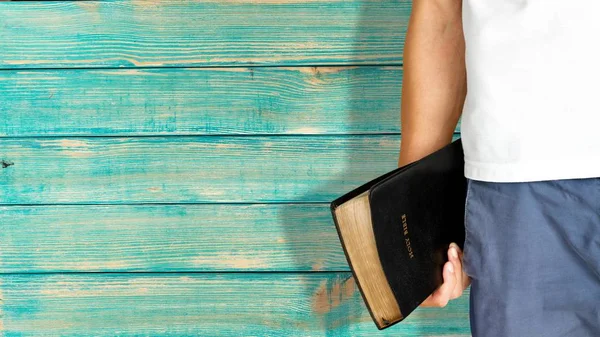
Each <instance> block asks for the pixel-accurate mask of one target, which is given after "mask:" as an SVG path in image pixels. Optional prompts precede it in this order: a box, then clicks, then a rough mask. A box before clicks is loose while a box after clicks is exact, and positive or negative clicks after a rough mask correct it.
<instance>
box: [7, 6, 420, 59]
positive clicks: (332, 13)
mask: <svg viewBox="0 0 600 337" xmlns="http://www.w3.org/2000/svg"><path fill="white" fill-rule="evenodd" d="M410 7H411V1H408V0H381V1H376V0H373V1H371V0H342V1H330V0H316V1H313V0H282V1H278V0H258V1H247V0H234V1H212V0H206V1H183V0H173V1H144V0H135V1H134V0H132V1H116V0H115V1H91V2H59V3H43V2H33V3H11V2H8V3H6V2H4V3H2V2H0V27H2V29H0V41H2V52H0V68H57V67H107V66H111V67H138V66H144V67H169V66H223V65H257V64H261V65H298V64H310V65H318V64H372V63H377V64H400V63H401V62H402V52H403V50H402V49H403V48H402V46H403V44H404V35H405V32H406V25H407V21H408V15H409V12H410Z"/></svg>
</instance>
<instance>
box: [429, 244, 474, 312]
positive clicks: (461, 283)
mask: <svg viewBox="0 0 600 337" xmlns="http://www.w3.org/2000/svg"><path fill="white" fill-rule="evenodd" d="M462 258H463V252H462V250H461V249H460V247H458V245H457V244H455V243H452V244H450V248H448V260H449V261H448V262H446V263H445V264H444V270H443V272H442V274H443V275H444V283H443V284H442V285H441V286H440V287H439V288H438V289H436V291H434V292H433V294H431V295H429V297H427V299H426V300H425V301H424V302H423V303H421V305H420V306H421V307H445V306H446V304H448V301H450V300H453V299H455V298H458V297H460V296H461V295H462V293H463V291H464V290H465V289H467V287H468V286H469V284H471V278H469V276H467V274H466V273H465V272H464V271H463V268H462Z"/></svg>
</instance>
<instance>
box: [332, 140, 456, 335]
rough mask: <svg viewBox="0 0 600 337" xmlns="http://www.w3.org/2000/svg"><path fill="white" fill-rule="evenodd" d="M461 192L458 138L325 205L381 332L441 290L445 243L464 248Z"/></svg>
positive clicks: (445, 253) (445, 251) (370, 311)
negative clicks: (328, 205) (330, 213)
mask: <svg viewBox="0 0 600 337" xmlns="http://www.w3.org/2000/svg"><path fill="white" fill-rule="evenodd" d="M466 187H467V181H466V179H465V177H464V157H463V149H462V143H461V141H460V139H458V140H456V141H454V142H452V143H451V144H449V145H447V146H445V147H443V148H442V149H440V150H438V151H436V152H434V153H432V154H430V155H428V156H426V157H424V158H422V159H420V160H418V161H416V162H413V163H411V164H408V165H406V166H403V167H400V168H397V169H395V170H393V171H391V172H388V173H386V174H384V175H383V176H380V177H378V178H376V179H374V180H372V181H370V182H368V183H366V184H364V185H362V186H360V187H358V188H357V189H355V190H353V191H351V192H349V193H347V194H345V195H344V196H342V197H340V198H338V199H336V200H335V201H333V202H332V203H331V212H332V213H333V218H334V222H335V226H336V229H337V232H338V235H339V237H340V241H341V243H342V247H343V248H344V253H345V255H346V259H347V260H348V264H349V265H350V269H351V270H352V274H353V275H354V278H355V280H356V283H357V285H358V288H359V289H360V292H361V294H362V297H363V300H364V302H365V304H366V306H367V308H368V309H369V313H370V314H371V317H372V318H373V321H374V322H375V324H376V325H377V327H378V328H379V329H380V330H381V329H384V328H387V327H389V326H392V325H394V324H395V323H398V322H400V321H402V320H403V319H404V318H406V317H407V316H408V315H409V314H410V313H411V312H412V311H413V310H414V309H415V308H417V307H418V306H419V305H420V304H421V303H422V302H423V301H424V300H425V299H426V298H427V297H428V296H429V295H430V294H431V293H433V291H435V290H436V289H437V288H438V287H439V286H440V285H441V284H442V282H443V277H442V268H443V265H444V263H446V262H447V261H448V257H447V251H448V248H449V245H450V243H452V242H455V243H457V244H458V245H459V247H461V249H462V248H463V246H464V240H465V228H464V212H465V198H466V190H467V188H466Z"/></svg>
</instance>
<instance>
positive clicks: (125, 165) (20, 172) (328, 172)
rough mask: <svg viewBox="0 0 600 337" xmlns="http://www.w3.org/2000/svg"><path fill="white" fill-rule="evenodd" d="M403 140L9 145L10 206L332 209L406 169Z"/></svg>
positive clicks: (0, 185)
mask: <svg viewBox="0 0 600 337" xmlns="http://www.w3.org/2000/svg"><path fill="white" fill-rule="evenodd" d="M399 146H400V137H399V136H397V135H385V136H343V137H342V136H271V137H262V136H256V137H207V136H204V137H142V138H104V137H99V138H4V139H0V159H1V160H3V161H4V162H6V163H11V164H12V165H10V166H7V167H6V168H3V169H0V204H56V203H66V204H90V203H116V204H127V203H214V202H219V203H238V202H241V203H255V202H330V201H331V200H333V199H335V198H336V197H338V196H340V195H341V194H343V193H346V192H347V191H349V190H351V189H352V188H355V187H357V186H359V185H361V184H363V183H364V182H365V181H367V180H369V179H372V178H375V177H377V176H379V175H381V174H383V173H385V172H387V171H389V170H391V169H393V168H395V167H396V165H397V157H398V152H399Z"/></svg>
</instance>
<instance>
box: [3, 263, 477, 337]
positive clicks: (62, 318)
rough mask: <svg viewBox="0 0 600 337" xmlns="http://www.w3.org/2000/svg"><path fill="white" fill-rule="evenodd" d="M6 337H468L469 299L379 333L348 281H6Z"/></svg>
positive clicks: (248, 277) (338, 277)
mask: <svg viewBox="0 0 600 337" xmlns="http://www.w3.org/2000/svg"><path fill="white" fill-rule="evenodd" d="M0 280H1V282H2V283H1V286H0V289H1V291H2V293H1V294H2V302H1V309H2V317H1V319H2V321H1V323H2V324H1V325H0V329H1V332H0V333H3V334H4V335H6V336H115V335H119V336H140V335H144V336H146V335H152V336H182V335H186V336H189V335H200V336H294V337H295V336H335V337H337V336H339V337H347V336H415V337H417V336H418V337H423V336H455V337H456V336H465V337H466V336H469V325H468V324H469V321H468V293H467V294H466V295H464V296H463V297H461V298H460V299H458V300H456V301H453V302H451V304H450V305H449V306H448V307H446V308H443V309H432V308H428V309H423V308H419V309H417V310H416V311H415V312H414V313H413V314H412V315H411V316H409V317H408V318H407V319H406V320H405V321H404V322H402V323H400V324H398V325H395V326H393V327H391V328H389V329H387V330H383V331H378V330H377V329H376V327H375V325H374V324H373V322H372V321H371V319H370V317H369V315H368V313H367V311H366V309H365V307H364V305H363V303H362V300H361V298H360V293H359V292H358V290H357V288H356V285H355V283H354V280H353V278H352V277H351V276H350V274H349V273H313V274H281V273H277V274H237V273H236V274H162V275H161V274H153V275H152V274H151V275H143V274H142V275H140V274H96V275H92V274H80V275H77V274H70V275H60V274H55V275H3V276H1V277H0Z"/></svg>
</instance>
